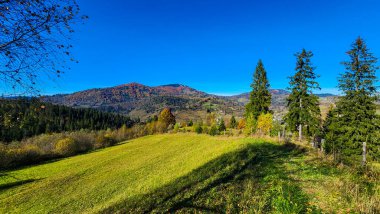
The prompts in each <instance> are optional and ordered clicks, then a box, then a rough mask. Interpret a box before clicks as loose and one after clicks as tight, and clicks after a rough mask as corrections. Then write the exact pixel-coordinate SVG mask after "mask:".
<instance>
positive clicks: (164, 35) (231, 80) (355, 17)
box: [41, 0, 380, 95]
mask: <svg viewBox="0 0 380 214" xmlns="http://www.w3.org/2000/svg"><path fill="white" fill-rule="evenodd" d="M78 2H79V4H80V6H81V9H82V13H84V14H86V15H89V16H90V19H89V20H88V21H87V23H86V24H85V25H79V26H77V32H76V34H75V36H74V37H75V41H74V45H75V50H74V54H75V56H76V58H77V59H79V61H80V63H79V64H75V65H72V70H71V71H69V72H67V73H66V74H65V76H64V77H62V78H61V79H58V80H57V81H56V82H55V83H48V81H46V82H47V84H44V85H42V86H41V88H42V93H43V94H53V93H68V92H74V91H79V90H83V89H89V88H97V87H108V86H115V85H119V84H124V83H129V82H139V83H142V84H146V85H150V86H155V85H161V84H170V83H181V84H185V85H189V86H191V87H194V88H196V89H199V90H202V91H206V92H209V93H216V94H225V95H229V94H238V93H241V92H246V91H249V90H250V83H251V81H252V74H253V71H254V69H255V66H256V63H257V61H258V59H262V60H263V62H264V65H265V67H266V69H267V72H268V76H269V80H270V84H271V87H272V88H286V87H287V85H288V79H287V77H288V76H290V75H292V74H293V73H294V67H295V57H294V53H295V52H297V51H300V50H301V49H302V48H306V49H308V50H312V51H313V52H314V55H315V56H314V59H313V61H314V64H315V65H316V66H317V70H316V72H317V73H318V74H320V75H321V77H320V78H319V81H320V84H321V87H322V88H323V92H331V91H332V92H336V89H335V88H336V86H337V76H338V74H339V73H340V72H343V71H344V70H343V66H342V65H340V62H341V61H342V60H345V59H346V56H345V52H346V51H347V50H348V49H349V47H350V44H351V43H352V42H353V41H354V40H355V38H357V37H358V36H359V35H360V36H362V37H363V38H364V39H365V40H366V41H367V44H368V46H369V48H370V49H371V50H372V52H373V53H374V54H375V55H376V56H378V57H380V12H379V11H380V2H379V1H376V0H372V1H371V0H356V1H353V0H340V1H338V0H319V1H314V0H294V1H285V0H277V1H274V0H272V1H271V0H267V1H266V0H261V1H259V0H108V1H105V0H78Z"/></svg>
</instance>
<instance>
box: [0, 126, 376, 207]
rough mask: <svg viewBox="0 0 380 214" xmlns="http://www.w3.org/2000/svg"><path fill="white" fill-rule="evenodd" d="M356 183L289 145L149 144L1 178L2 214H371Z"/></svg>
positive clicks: (166, 140) (170, 139) (165, 140)
mask: <svg viewBox="0 0 380 214" xmlns="http://www.w3.org/2000/svg"><path fill="white" fill-rule="evenodd" d="M360 178H361V177H360V176H358V175H355V174H352V173H350V171H349V170H348V169H345V168H337V167H335V166H332V165H331V164H330V163H329V162H327V161H323V160H321V159H320V158H318V156H317V155H315V154H310V153H309V152H307V151H306V150H305V149H303V148H301V147H298V146H296V145H292V144H286V145H284V144H278V143H275V142H270V140H258V139H250V138H234V137H230V138H228V137H211V136H206V135H196V134H188V133H187V134H171V135H169V134H167V135H155V136H147V137H143V138H139V139H135V140H131V141H129V142H127V143H125V144H122V145H118V146H115V147H112V148H107V149H104V150H101V151H97V152H93V153H90V154H85V155H80V156H76V157H72V158H67V159H63V160H60V161H57V162H53V163H47V164H43V165H38V166H33V167H29V168H25V169H19V170H14V171H8V172H2V174H1V175H0V213H7V212H9V213H47V212H60V213H62V212H63V213H115V212H119V213H130V212H135V213H136V212H138V213H142V212H156V213H157V212H159V213H162V212H179V213H187V212H196V211H198V212H212V213H213V212H214V213H220V212H229V213H231V212H232V213H235V212H238V211H240V212H243V213H263V212H271V213H322V212H327V213H332V212H341V211H343V212H345V213H346V212H353V213H355V212H368V213H370V212H373V213H376V212H378V211H379V204H378V200H377V199H379V198H380V197H379V183H378V181H377V180H374V181H371V180H370V179H366V180H364V181H363V180H360ZM352 186H354V187H355V188H356V189H357V190H356V192H352V191H351V188H350V187H352Z"/></svg>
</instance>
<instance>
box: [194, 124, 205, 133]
mask: <svg viewBox="0 0 380 214" xmlns="http://www.w3.org/2000/svg"><path fill="white" fill-rule="evenodd" d="M193 130H194V132H195V133H197V134H202V131H203V129H202V126H201V125H200V124H196V125H195V126H194V127H193Z"/></svg>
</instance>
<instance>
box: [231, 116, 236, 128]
mask: <svg viewBox="0 0 380 214" xmlns="http://www.w3.org/2000/svg"><path fill="white" fill-rule="evenodd" d="M236 127H237V121H236V119H235V116H234V115H232V117H231V119H230V128H231V129H235V128H236Z"/></svg>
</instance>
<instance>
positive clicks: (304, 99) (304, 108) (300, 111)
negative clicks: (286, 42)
mask: <svg viewBox="0 0 380 214" xmlns="http://www.w3.org/2000/svg"><path fill="white" fill-rule="evenodd" d="M295 56H296V57H297V62H296V68H295V70H296V73H295V74H294V76H293V77H290V82H289V84H290V87H289V90H291V94H290V95H289V97H288V99H287V102H288V103H287V106H288V108H289V112H288V113H287V114H286V116H285V120H286V122H287V124H288V127H289V128H290V130H291V131H293V132H295V131H297V130H298V132H299V140H300V141H301V140H302V135H303V133H304V134H306V135H308V136H313V135H315V134H317V133H318V130H319V129H320V124H321V111H320V109H319V101H318V97H317V96H315V95H314V94H313V93H312V90H314V89H319V84H318V82H316V78H317V75H316V74H315V73H314V70H315V67H314V66H313V65H312V62H311V57H312V56H313V53H312V52H311V51H306V50H305V49H303V50H302V51H301V52H300V53H296V54H295ZM304 127H305V128H304Z"/></svg>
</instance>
